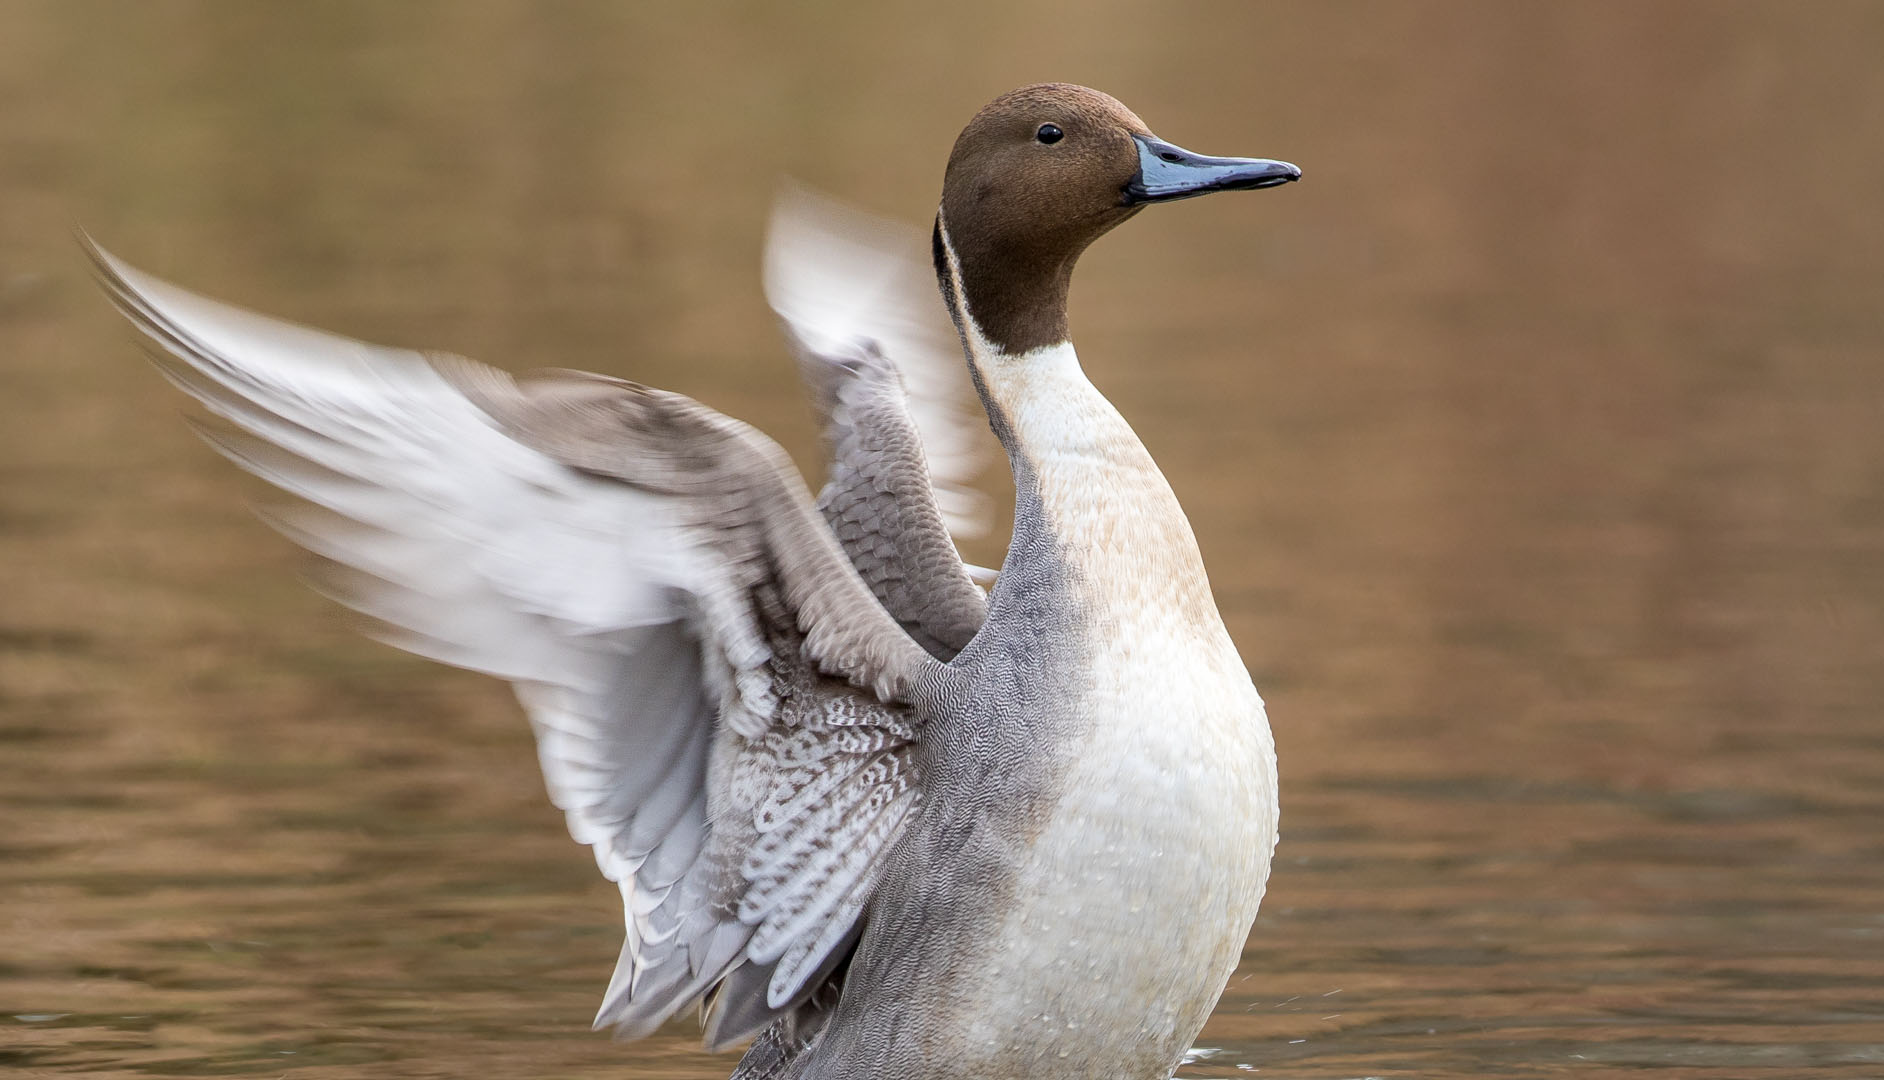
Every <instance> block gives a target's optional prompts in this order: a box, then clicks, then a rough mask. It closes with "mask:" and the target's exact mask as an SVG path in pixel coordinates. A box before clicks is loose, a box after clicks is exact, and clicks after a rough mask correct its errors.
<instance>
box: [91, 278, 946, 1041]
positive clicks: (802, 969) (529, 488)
mask: <svg viewBox="0 0 1884 1080" xmlns="http://www.w3.org/2000/svg"><path fill="white" fill-rule="evenodd" d="M92 255H93V257H94V259H95V260H96V263H97V267H98V272H99V276H100V278H101V279H102V282H103V284H104V286H105V288H106V290H107V291H108V292H109V293H110V295H111V298H112V300H113V301H114V302H115V303H116V304H117V306H118V308H119V310H120V311H122V312H123V314H124V315H125V316H126V317H127V318H129V319H130V320H131V322H132V323H133V324H134V325H136V327H137V328H138V329H139V330H141V331H142V332H143V333H144V334H145V335H146V336H147V337H148V338H149V339H150V341H151V342H152V343H153V345H154V348H153V350H152V352H153V356H154V358H155V359H156V361H157V364H158V366H159V368H160V369H161V370H162V371H163V373H164V374H165V375H166V376H167V377H168V378H169V379H170V380H171V381H172V382H173V383H175V384H176V385H177V386H178V387H179V388H181V389H183V390H184V391H185V392H186V393H188V394H190V395H191V396H192V397H195V398H196V399H197V400H198V401H200V402H202V403H203V404H204V405H205V406H206V407H207V408H208V409H209V410H210V411H211V412H213V413H215V414H216V415H217V416H219V417H221V418H222V419H223V420H226V421H227V422H228V423H229V424H231V425H233V427H234V428H235V429H238V430H235V431H227V430H217V431H209V432H206V434H207V435H208V437H209V438H210V439H211V441H212V442H213V443H214V444H215V445H216V446H217V447H218V449H220V450H222V451H223V452H224V453H225V454H227V455H228V456H229V457H231V458H233V459H234V460H235V461H236V462H237V463H238V464H240V465H242V466H243V467H244V468H247V469H248V470H250V471H252V472H254V473H256V474H257V475H259V476H261V477H263V478H264V479H267V480H269V481H270V482H272V483H274V484H276V485H277V486H279V487H281V488H282V489H283V490H285V491H288V492H290V493H292V494H294V495H296V496H298V497H299V498H300V499H302V500H304V501H305V503H306V504H307V505H305V506H299V507H296V508H294V509H293V510H291V511H289V512H287V513H284V514H280V515H278V516H276V517H275V519H274V521H275V523H276V524H277V525H278V527H280V528H281V529H282V530H283V531H284V532H286V533H287V534H288V535H289V536H290V537H291V538H293V539H295V540H296V541H298V542H299V543H301V544H303V545H304V546H306V547H308V548H309V549H311V550H313V551H314V552H316V553H318V554H319V555H321V556H323V557H325V559H327V560H329V561H330V570H331V572H329V573H326V574H324V575H323V583H324V584H325V585H326V586H327V588H328V589H329V590H330V591H331V593H332V594H333V595H334V596H335V597H336V598H337V599H339V600H340V601H342V602H343V603H346V604H347V605H349V606H351V607H353V608H355V609H357V610H358V611H360V612H362V613H364V614H366V615H367V616H369V617H370V618H371V619H372V620H373V621H374V623H375V625H376V627H377V629H378V631H379V635H380V636H381V637H383V638H384V639H385V640H387V641H389V642H391V643H393V644H396V645H398V646H400V647H402V648H406V649H409V650H411V651H413V652H416V653H420V654H422V655H425V656H429V657H432V658H434V659H437V660H441V661H443V662H445V663H449V664H454V665H457V666H460V667H465V668H471V669H474V670H477V671H483V672H488V673H490V674H493V675H497V676H500V677H502V678H505V679H508V680H510V681H511V682H512V683H513V684H514V685H515V688H516V691H517V695H518V697H519V699H521V701H522V702H523V705H524V707H525V709H526V710H527V712H528V713H529V716H530V722H531V725H532V727H533V728H534V729H535V732H536V737H537V748H538V754H539V758H540V760H541V764H542V767H543V774H544V777H545V780H546V782H547V785H548V788H549V793H550V797H551V799H552V800H553V801H554V802H555V804H556V805H557V806H558V807H559V808H561V809H562V810H563V811H564V813H565V814H566V816H567V818H568V823H569V829H570V832H571V834H572V835H574V836H575V838H576V839H577V840H578V841H581V842H582V843H585V844H589V845H591V846H592V847H593V848H594V851H595V856H596V861H597V863H598V864H599V865H600V867H601V869H602V872H603V873H604V874H605V875H607V876H608V877H609V878H610V879H611V880H613V881H616V882H618V883H619V885H620V887H621V893H622V901H623V904H624V907H625V909H626V921H627V941H626V943H625V945H624V946H623V949H622V955H621V961H620V963H619V965H618V966H617V968H616V972H615V977H614V979H613V981H612V982H611V983H610V985H609V989H608V993H607V996H606V998H605V1000H604V1003H603V1005H602V1009H601V1012H600V1014H599V1015H598V1017H597V1020H596V1023H597V1025H598V1026H602V1025H609V1024H612V1025H614V1026H615V1027H616V1028H617V1029H618V1031H620V1032H621V1033H622V1034H623V1035H625V1036H635V1035H641V1034H645V1033H647V1032H648V1031H651V1030H653V1028H654V1027H656V1026H658V1025H659V1024H660V1023H661V1022H663V1021H664V1020H666V1019H667V1018H668V1017H670V1016H672V1015H674V1014H675V1013H676V1012H678V1011H679V1010H681V1009H682V1008H684V1007H686V1006H687V1005H688V1004H690V1003H691V1002H694V1001H696V1000H700V999H701V998H702V997H703V996H710V997H711V1000H712V1005H711V1007H710V1009H709V1012H708V1031H707V1035H708V1040H709V1042H710V1043H712V1044H716V1045H717V1044H724V1043H726V1042H730V1041H732V1040H735V1039H738V1038H740V1037H743V1036H745V1035H749V1034H752V1033H754V1032H756V1031H758V1030H760V1029H761V1028H763V1027H765V1026H766V1025H767V1024H769V1023H771V1022H772V1021H773V1020H775V1019H778V1018H779V1017H781V1016H786V1015H789V1014H790V1013H791V1012H792V1010H793V1009H795V1008H797V1007H798V1006H799V1004H800V1003H801V1002H803V1001H805V1000H806V999H807V998H808V997H809V996H810V995H811V994H812V993H813V992H814V991H816V990H817V989H818V988H819V987H820V986H821V985H823V983H824V981H825V980H826V979H827V978H828V977H829V976H830V975H831V974H832V972H833V971H834V970H835V969H836V968H838V966H839V965H841V963H842V962H843V961H844V959H845V956H846V953H847V946H848V944H849V943H850V942H851V941H852V940H854V934H855V932H856V924H857V921H858V916H859V914H860V913H861V911H862V910H863V908H864V906H865V905H866V903H867V902H868V898H869V896H870V894H871V892H872V890H873V888H874V885H875V881H876V875H877V873H878V872H879V869H880V866H881V863H882V859H881V855H882V854H883V853H884V852H885V851H886V850H887V849H888V847H889V846H890V845H891V844H892V843H893V842H894V840H895V838H896V837H897V836H898V835H899V834H900V831H901V827H902V822H903V820H904V818H905V817H906V815H907V814H908V813H909V811H910V809H911V808H912V807H913V806H914V804H915V801H916V798H917V788H916V786H915V782H914V781H915V777H914V773H913V770H912V766H911V753H910V748H911V744H912V742H913V740H914V739H915V732H914V730H913V728H912V727H911V725H910V721H909V717H908V710H907V708H906V707H905V706H904V705H902V704H901V703H900V702H901V700H902V699H903V698H904V697H905V695H906V693H907V691H908V689H909V686H910V684H911V682H912V680H913V679H914V678H915V677H916V675H917V673H918V671H919V670H921V669H922V668H923V667H924V666H925V665H931V664H933V663H934V661H933V660H931V659H930V658H929V657H928V656H927V654H925V653H924V652H923V650H922V649H921V648H920V647H919V646H918V645H917V644H916V643H915V642H913V641H912V640H911V639H910V638H909V637H908V636H907V635H906V634H904V633H903V631H902V630H901V629H900V628H899V627H898V626H897V625H896V623H895V622H894V621H893V620H892V619H891V618H890V617H889V616H888V615H887V614H886V613H885V612H884V611H883V609H882V608H881V606H880V605H879V604H878V603H877V601H876V600H875V599H874V598H873V597H872V596H871V594H870V592H869V591H868V589H867V588H866V586H865V585H864V583H863V582H862V581H861V580H860V579H859V578H858V576H857V575H856V573H855V572H854V571H853V570H852V569H851V567H850V565H849V564H848V562H847V561H846V559H845V557H844V555H843V553H842V551H841V550H840V548H839V546H838V545H837V543H836V541H835V539H834V538H833V537H832V536H831V534H830V532H829V530H828V529H827V528H826V527H825V526H824V524H823V523H822V521H821V520H820V519H819V518H818V516H817V513H816V511H815V510H814V508H813V507H812V505H811V502H810V498H809V496H808V494H807V493H806V491H805V489H804V487H803V485H802V483H800V481H799V480H798V478H797V475H796V473H795V472H793V471H792V469H791V467H790V465H789V462H788V460H787V459H786V458H785V456H784V454H783V452H782V451H780V450H779V448H778V447H777V446H776V445H775V444H773V443H772V442H771V441H770V440H768V439H766V438H765V437H764V436H763V435H761V434H759V433H758V432H756V431H754V430H753V429H752V428H750V427H748V426H746V425H745V424H742V423H739V422H737V421H734V420H731V419H728V418H727V417H724V416H721V415H719V414H718V413H715V412H713V411H711V410H709V409H707V408H705V407H703V406H701V405H699V404H697V403H695V402H693V401H691V400H689V399H687V398H684V397H680V396H679V395H674V394H666V393H662V392H659V391H655V390H650V389H648V388H645V387H640V386H637V385H634V384H630V383H624V382H620V381H617V380H611V379H604V378H601V377H599V376H585V375H577V374H553V375H548V376H544V377H541V378H537V379H533V380H526V381H517V380H513V379H512V378H511V377H510V376H508V375H506V374H504V373H502V372H499V371H496V370H494V369H491V368H487V367H483V366H480V365H477V364H474V363H472V362H471V361H468V360H464V359H461V358H457V357H447V356H440V355H422V354H420V353H416V352H411V351H407V350H401V349H390V348H383V347H380V346H374V345H369V344H366V343H364V342H359V341H352V340H348V339H345V338H340V337H335V336H332V335H328V334H324V333H321V332H318V331H314V330H310V329H306V328H303V327H298V326H292V325H288V324H285V323H281V322H277V321H275V320H272V319H267V318H264V317H262V316H259V315H255V314H252V313H250V312H246V311H242V310H240V309H237V308H232V307H228V306H226V305H223V304H219V303H217V302H215V301H211V300H208V299H205V298H203V297H200V296H197V295H195V294H192V293H189V292H186V291H184V290H181V289H178V288H175V287H173V286H170V285H167V284H165V283H163V282H161V281H159V280H157V279H155V278H152V277H149V276H148V275H145V274H142V273H140V272H138V271H136V270H134V269H132V268H130V267H128V266H126V265H125V264H124V263H122V262H120V261H119V260H117V259H115V258H113V257H112V256H110V255H108V254H106V253H105V252H103V251H102V250H98V249H96V248H93V249H92ZM827 673H828V674H827ZM832 676H837V677H832ZM860 687H869V688H871V690H874V691H875V692H874V693H871V692H869V691H866V690H864V689H860Z"/></svg>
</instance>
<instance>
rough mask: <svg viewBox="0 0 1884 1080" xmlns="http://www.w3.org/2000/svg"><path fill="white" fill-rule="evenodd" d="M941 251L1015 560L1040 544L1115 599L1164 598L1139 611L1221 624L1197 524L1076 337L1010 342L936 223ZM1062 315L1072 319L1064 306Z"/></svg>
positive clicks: (946, 285) (945, 284)
mask: <svg viewBox="0 0 1884 1080" xmlns="http://www.w3.org/2000/svg"><path fill="white" fill-rule="evenodd" d="M936 247H937V258H936V262H937V264H938V265H937V269H938V271H939V272H940V277H941V283H942V287H943V291H944V293H945V294H946V295H947V299H948V301H949V306H950V309H951V311H952V313H953V314H954V316H955V322H956V327H957V329H958V330H959V331H960V333H961V338H962V346H963V351H964V353H965V354H966V357H967V361H968V368H969V374H970V376H971V377H972V378H973V380H974V384H975V390H976V392H977V393H978V394H979V395H980V397H981V402H982V405H983V407H985V408H986V409H987V412H988V419H989V423H990V424H991V426H992V427H993V428H994V433H995V436H996V437H997V438H999V439H1000V440H1001V445H1002V447H1003V448H1004V449H1005V450H1006V451H1007V456H1008V462H1009V465H1010V466H1011V468H1012V469H1013V473H1014V485H1015V489H1016V492H1015V494H1016V502H1017V504H1016V508H1015V511H1016V512H1015V522H1014V538H1013V542H1012V543H1011V544H1010V546H1009V553H1010V558H1012V557H1013V556H1014V553H1016V552H1025V551H1029V550H1033V549H1034V548H1035V542H1036V541H1044V542H1046V543H1047V544H1050V545H1051V546H1052V547H1053V548H1055V549H1057V550H1058V551H1059V552H1060V553H1061V554H1062V555H1063V557H1065V558H1066V559H1068V560H1069V561H1070V562H1071V563H1073V564H1074V565H1075V566H1076V567H1077V568H1078V569H1080V570H1082V571H1083V574H1082V576H1083V577H1085V578H1086V579H1088V581H1090V582H1092V583H1093V584H1095V585H1100V584H1102V583H1103V591H1106V592H1119V591H1120V590H1124V592H1119V596H1118V597H1117V598H1119V599H1123V600H1126V601H1127V602H1128V603H1139V602H1140V601H1143V600H1149V599H1150V597H1137V598H1135V599H1134V598H1133V594H1135V593H1136V592H1137V591H1141V590H1142V589H1143V588H1147V587H1148V588H1150V589H1152V590H1153V591H1154V592H1159V593H1161V595H1160V596H1159V597H1158V598H1157V599H1156V603H1155V605H1152V604H1146V605H1144V606H1148V607H1150V606H1156V607H1162V608H1164V609H1166V610H1170V611H1172V612H1180V613H1183V614H1185V615H1187V616H1190V617H1197V618H1206V619H1208V620H1210V621H1212V622H1214V621H1215V620H1216V619H1217V613H1216V605H1215V602H1214V601H1213V600H1212V599H1211V596H1210V591H1209V585H1208V582H1207V580H1206V579H1205V576H1204V568H1203V560H1202V558H1201V556H1199V554H1198V551H1197V541H1196V538H1195V536H1194V535H1193V534H1192V532H1191V527H1190V522H1189V521H1188V520H1187V519H1186V518H1185V516H1184V512H1183V509H1182V508H1181V507H1180V506H1179V505H1178V502H1177V497H1176V496H1175V495H1174V494H1172V491H1171V487H1170V485H1169V484H1168V483H1167V482H1166V481H1165V478H1164V474H1163V473H1162V472H1160V471H1159V469H1158V466H1157V463H1155V462H1154V461H1152V459H1151V454H1150V453H1149V452H1148V451H1147V450H1146V449H1145V445H1144V443H1142V442H1140V441H1139V439H1138V435H1137V434H1136V433H1135V432H1133V431H1132V428H1131V426H1130V425H1129V424H1127V423H1126V422H1125V418H1124V417H1123V416H1121V415H1119V411H1118V410H1117V409H1116V408H1114V407H1113V406H1112V403H1111V402H1110V401H1107V400H1106V398H1105V396H1104V395H1103V394H1101V393H1100V392H1099V391H1098V389H1097V388H1096V387H1094V386H1093V385H1092V383H1091V382H1090V381H1089V380H1088V379H1087V378H1086V373H1085V371H1083V370H1082V369H1081V368H1080V364H1079V357H1078V355H1077V354H1075V352H1074V351H1073V345H1072V342H1070V341H1067V340H1065V339H1064V338H1062V339H1061V340H1059V341H1057V342H1054V343H1050V344H1044V345H1037V346H1034V347H1032V348H1029V349H1026V350H1025V351H1018V352H1017V351H1012V350H1010V349H1008V348H1006V347H1004V345H1003V344H1002V343H1001V342H1000V341H999V340H998V339H995V338H992V337H990V336H989V335H988V334H987V333H986V332H985V331H984V330H983V328H982V325H981V324H980V322H979V321H978V320H977V319H976V312H975V310H974V307H973V305H972V303H971V297H972V295H973V293H972V291H970V290H967V289H964V288H963V287H962V285H961V280H962V279H961V274H962V269H961V265H960V263H959V261H958V260H957V259H955V257H954V255H953V252H952V250H951V249H950V247H949V244H948V240H947V233H946V231H945V229H944V228H943V227H942V225H941V224H940V223H939V222H938V227H937V244H936ZM1063 295H1064V294H1062V296H1063ZM1057 321H1058V322H1059V323H1060V325H1062V326H1063V325H1064V324H1065V321H1064V312H1061V313H1060V315H1059V316H1058V317H1057ZM1003 574H1004V576H1005V574H1006V571H1005V570H1004V572H1003Z"/></svg>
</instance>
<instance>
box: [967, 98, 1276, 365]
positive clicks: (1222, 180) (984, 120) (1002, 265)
mask: <svg viewBox="0 0 1884 1080" xmlns="http://www.w3.org/2000/svg"><path fill="white" fill-rule="evenodd" d="M1301 175H1302V173H1301V170H1300V169H1297V168H1296V167H1295V166H1293V165H1290V164H1288V163H1287V162H1283V161H1269V160H1266V159H1262V158H1213V157H1204V156H1202V155H1200V154H1193V153H1191V152H1190V151H1188V150H1184V149H1181V148H1179V147H1176V146H1173V145H1171V144H1170V143H1167V142H1165V141H1163V140H1161V139H1159V138H1157V137H1156V136H1154V135H1152V134H1151V132H1150V130H1149V129H1148V128H1147V127H1146V125H1145V122H1144V121H1143V120H1140V119H1139V118H1138V115H1137V114H1136V113H1134V112H1132V110H1130V109H1128V108H1126V107H1125V106H1124V105H1121V104H1119V102H1118V101H1117V100H1115V99H1114V98H1112V97H1111V96H1109V95H1107V94H1102V93H1100V92H1099V91H1097V90H1089V89H1087V88H1086V87H1084V86H1074V85H1072V84H1071V83H1041V84H1038V85H1035V86H1025V87H1022V88H1021V89H1019V90H1014V91H1011V92H1009V93H1006V94H1003V95H1001V96H1000V97H998V98H996V99H994V101H993V102H991V103H989V105H988V106H987V107H986V108H984V109H982V110H981V111H980V112H979V113H976V114H975V118H974V119H973V120H970V121H969V122H968V126H967V127H966V128H964V129H963V130H962V134H961V136H960V137H959V138H957V139H956V140H955V149H954V151H953V152H951V153H950V154H949V167H948V173H947V175H946V176H945V177H944V179H943V181H942V209H941V212H940V214H939V215H938V216H937V218H936V270H937V273H938V274H940V275H941V276H942V288H943V292H944V294H945V295H947V296H948V298H949V303H950V306H951V307H952V308H955V309H957V310H956V317H957V319H958V320H959V319H960V318H961V317H962V315H963V312H962V311H960V310H959V308H960V306H961V305H962V304H963V303H965V304H966V307H967V309H968V310H967V314H968V315H970V316H971V317H972V319H973V321H974V324H975V325H976V326H977V327H978V328H979V329H980V331H981V333H982V334H983V335H984V336H985V337H986V338H987V339H988V340H989V342H991V343H992V344H994V345H995V346H996V347H998V348H1000V349H1001V351H1002V352H1004V353H1005V354H1007V355H1009V356H1017V355H1019V354H1021V353H1024V352H1027V351H1029V350H1032V349H1036V348H1039V347H1041V346H1043V345H1053V344H1057V343H1059V342H1062V341H1065V340H1066V293H1067V287H1068V284H1069V283H1070V281H1071V278H1072V273H1073V264H1074V262H1076V261H1077V260H1078V259H1079V255H1080V252H1082V251H1084V250H1086V245H1088V244H1090V243H1092V242H1093V241H1094V240H1096V239H1098V238H1099V237H1100V236H1101V235H1102V234H1104V233H1105V232H1106V230H1108V229H1110V228H1112V227H1113V226H1114V225H1117V224H1118V223H1119V222H1121V221H1124V220H1125V219H1126V218H1128V217H1131V216H1132V215H1133V214H1135V213H1137V212H1138V210H1139V209H1140V208H1141V207H1143V206H1144V205H1145V204H1146V203H1152V202H1163V201H1168V200H1172V199H1186V198H1190V197H1192V196H1195V195H1205V194H1208V193H1210V192H1213V191H1235V190H1241V189H1245V188H1262V187H1274V186H1276V185H1277V184H1285V183H1288V182H1289V181H1291V180H1295V179H1298V178H1300V177H1301ZM951 256H952V258H951ZM956 268H959V272H960V279H959V281H957V280H953V279H954V277H955V270H956Z"/></svg>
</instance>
